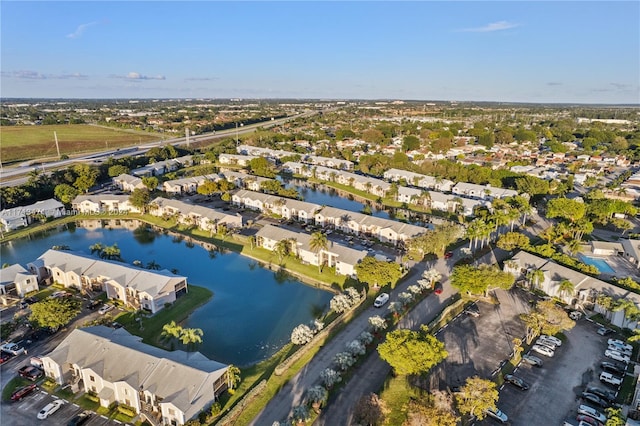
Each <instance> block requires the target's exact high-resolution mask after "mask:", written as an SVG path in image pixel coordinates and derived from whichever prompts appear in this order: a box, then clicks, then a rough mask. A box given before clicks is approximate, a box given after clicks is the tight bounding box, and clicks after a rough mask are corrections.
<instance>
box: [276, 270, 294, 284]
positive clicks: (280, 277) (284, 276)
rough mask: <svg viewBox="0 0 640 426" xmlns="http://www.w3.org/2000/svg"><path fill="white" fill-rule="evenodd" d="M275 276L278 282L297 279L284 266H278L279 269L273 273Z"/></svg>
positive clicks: (282, 282)
mask: <svg viewBox="0 0 640 426" xmlns="http://www.w3.org/2000/svg"><path fill="white" fill-rule="evenodd" d="M273 278H274V279H275V281H276V283H278V284H286V283H287V282H294V281H295V278H294V277H293V276H292V275H291V274H290V273H288V272H287V271H286V270H285V269H284V268H278V270H277V271H275V272H274V273H273Z"/></svg>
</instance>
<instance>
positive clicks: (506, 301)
mask: <svg viewBox="0 0 640 426" xmlns="http://www.w3.org/2000/svg"><path fill="white" fill-rule="evenodd" d="M495 294H496V296H497V301H498V302H499V303H496V304H491V303H489V302H482V301H480V302H478V303H477V310H478V312H479V315H478V316H477V317H476V316H472V315H468V314H465V313H463V314H461V315H460V316H459V317H458V318H456V319H454V320H453V321H451V322H450V323H449V325H448V326H447V327H446V328H444V329H443V330H441V331H440V333H438V334H437V337H438V338H439V339H440V340H441V341H443V342H444V343H445V348H446V350H447V352H448V353H449V356H448V357H447V359H446V360H445V361H444V362H443V363H441V364H440V365H439V366H438V367H436V368H435V369H434V373H433V374H431V375H430V381H431V383H430V384H429V387H430V388H432V389H434V388H439V389H447V388H449V389H451V390H455V388H457V387H459V386H462V385H463V384H464V382H465V380H466V379H467V377H470V376H474V375H479V376H480V377H483V378H491V377H492V373H493V372H494V371H495V370H496V369H497V368H499V366H500V364H501V363H502V362H503V361H505V360H506V359H508V358H509V356H510V354H511V353H512V351H513V339H514V338H516V337H517V338H522V337H523V336H524V334H525V327H524V324H523V323H522V321H521V320H520V318H519V315H520V314H521V313H526V312H528V311H529V309H530V304H529V299H530V298H531V295H529V294H528V293H526V292H524V291H522V290H520V289H517V288H513V289H512V290H509V291H503V290H496V292H495Z"/></svg>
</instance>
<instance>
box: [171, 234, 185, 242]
mask: <svg viewBox="0 0 640 426" xmlns="http://www.w3.org/2000/svg"><path fill="white" fill-rule="evenodd" d="M183 240H184V236H182V235H174V236H173V238H172V239H171V242H172V243H181V242H182V241H183Z"/></svg>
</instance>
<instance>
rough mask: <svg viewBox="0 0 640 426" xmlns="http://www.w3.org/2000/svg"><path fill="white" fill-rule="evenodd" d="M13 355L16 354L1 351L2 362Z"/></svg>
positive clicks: (0, 358) (0, 360)
mask: <svg viewBox="0 0 640 426" xmlns="http://www.w3.org/2000/svg"><path fill="white" fill-rule="evenodd" d="M13 357H14V355H13V354H10V353H9V352H0V364H4V363H5V362H7V361H9V360H10V359H11V358H13Z"/></svg>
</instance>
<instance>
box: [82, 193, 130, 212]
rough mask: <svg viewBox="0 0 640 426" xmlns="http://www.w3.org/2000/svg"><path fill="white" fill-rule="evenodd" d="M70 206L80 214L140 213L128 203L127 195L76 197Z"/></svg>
mask: <svg viewBox="0 0 640 426" xmlns="http://www.w3.org/2000/svg"><path fill="white" fill-rule="evenodd" d="M71 205H72V207H73V209H74V210H76V211H78V212H80V213H109V212H133V213H140V209H138V208H137V207H135V206H133V205H132V204H131V203H130V202H129V196H128V195H117V194H98V195H78V196H77V197H76V198H74V199H73V201H72V202H71Z"/></svg>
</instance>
